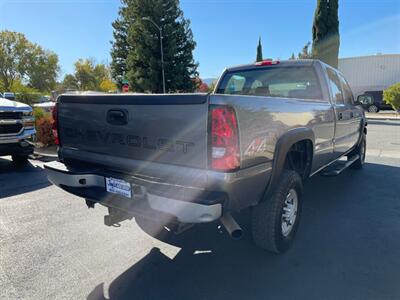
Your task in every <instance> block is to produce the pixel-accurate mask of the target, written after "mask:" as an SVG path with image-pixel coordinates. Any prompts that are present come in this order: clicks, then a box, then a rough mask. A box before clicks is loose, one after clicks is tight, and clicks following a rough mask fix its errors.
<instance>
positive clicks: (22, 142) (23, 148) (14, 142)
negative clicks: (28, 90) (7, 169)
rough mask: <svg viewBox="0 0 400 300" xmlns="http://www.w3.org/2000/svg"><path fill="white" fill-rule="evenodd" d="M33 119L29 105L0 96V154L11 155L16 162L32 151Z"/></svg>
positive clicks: (25, 157) (18, 162)
mask: <svg viewBox="0 0 400 300" xmlns="http://www.w3.org/2000/svg"><path fill="white" fill-rule="evenodd" d="M35 133H36V132H35V120H34V118H33V115H32V108H31V107H30V106H29V105H26V104H23V103H19V102H16V101H13V100H9V99H6V98H1V97H0V156H4V155H11V156H12V159H13V161H14V162H15V163H17V164H22V163H25V162H26V161H27V160H28V156H29V155H30V154H32V153H33V148H34V146H33V142H34V139H35Z"/></svg>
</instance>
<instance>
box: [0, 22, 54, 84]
mask: <svg viewBox="0 0 400 300" xmlns="http://www.w3.org/2000/svg"><path fill="white" fill-rule="evenodd" d="M58 71H59V66H58V57H57V55H56V54H54V53H53V52H50V51H46V50H43V48H42V47H40V46H39V45H37V44H33V43H31V42H30V41H28V39H27V38H26V37H25V36H24V35H23V34H22V33H18V32H13V31H8V30H4V31H0V81H1V85H2V86H3V88H4V89H5V90H10V89H11V88H12V86H13V84H14V82H15V81H16V80H20V81H21V82H23V83H24V84H28V85H29V87H31V88H34V89H37V90H40V91H49V90H51V89H52V88H54V86H55V82H56V78H57V74H58Z"/></svg>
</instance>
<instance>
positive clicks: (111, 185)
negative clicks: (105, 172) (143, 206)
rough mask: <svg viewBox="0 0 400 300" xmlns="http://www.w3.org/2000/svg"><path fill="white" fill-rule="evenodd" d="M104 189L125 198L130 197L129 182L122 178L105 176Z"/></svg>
mask: <svg viewBox="0 0 400 300" xmlns="http://www.w3.org/2000/svg"><path fill="white" fill-rule="evenodd" d="M106 191H107V192H109V193H113V194H118V195H121V196H124V197H127V198H132V186H131V184H130V183H129V182H126V181H125V180H122V179H117V178H112V177H106Z"/></svg>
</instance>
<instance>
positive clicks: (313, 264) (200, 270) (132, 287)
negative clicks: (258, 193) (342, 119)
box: [87, 164, 400, 300]
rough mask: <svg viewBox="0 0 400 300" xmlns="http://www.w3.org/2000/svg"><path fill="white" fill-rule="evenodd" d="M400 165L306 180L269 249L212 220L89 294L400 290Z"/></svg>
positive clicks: (301, 294)
mask: <svg viewBox="0 0 400 300" xmlns="http://www.w3.org/2000/svg"><path fill="white" fill-rule="evenodd" d="M399 184H400V168H396V167H391V166H385V165H378V164H366V165H365V168H364V170H363V171H353V170H346V171H345V172H344V173H343V174H341V175H340V176H337V177H329V178H328V177H321V176H315V177H314V178H312V179H310V180H309V182H307V184H306V186H305V187H306V188H305V197H304V199H305V201H304V206H303V215H302V221H301V222H302V223H301V225H300V228H299V232H298V236H297V238H296V241H295V243H294V245H293V247H292V248H291V249H290V250H289V251H288V252H287V253H285V254H284V255H273V254H269V253H267V252H264V251H263V250H260V249H258V248H257V247H256V246H254V245H253V244H252V242H251V233H250V228H249V219H250V212H249V211H246V212H244V213H243V214H241V216H240V218H239V222H240V224H241V225H242V226H243V229H244V232H245V236H244V237H243V239H242V240H240V241H235V240H231V239H230V238H228V237H227V235H226V234H225V233H224V232H223V231H221V230H218V229H217V226H218V224H207V225H201V226H197V227H194V228H193V229H191V230H189V231H187V232H185V233H183V234H182V235H179V236H176V237H174V239H173V240H172V241H170V243H171V244H174V245H178V246H180V247H182V249H181V250H180V251H179V252H178V254H177V255H176V256H175V257H173V258H172V259H171V258H169V257H168V256H166V255H165V254H163V253H162V252H161V251H160V250H159V249H158V248H153V249H152V250H151V251H150V252H149V253H148V254H147V255H146V256H145V257H143V258H142V259H141V260H140V261H138V262H137V263H135V264H134V265H133V266H131V267H130V268H129V269H127V270H126V271H125V272H124V273H122V274H121V275H120V276H118V277H117V278H116V279H115V280H113V282H112V283H111V284H110V286H109V288H108V295H109V298H108V296H107V297H106V296H105V295H104V293H103V289H104V286H103V283H102V284H99V285H98V286H96V287H95V288H94V289H93V291H92V292H91V293H90V294H89V295H88V297H87V298H88V299H89V300H98V299H135V300H136V299H267V298H270V299H369V298H370V299H390V298H391V299H395V298H398V296H399V295H400V286H399V284H398V278H399V277H400V259H399V258H398V255H399V250H400V238H399V237H400V187H399Z"/></svg>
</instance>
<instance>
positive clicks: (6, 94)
mask: <svg viewBox="0 0 400 300" xmlns="http://www.w3.org/2000/svg"><path fill="white" fill-rule="evenodd" d="M0 98H4V99H8V100H15V94H14V93H12V92H4V93H3V94H0Z"/></svg>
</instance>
